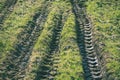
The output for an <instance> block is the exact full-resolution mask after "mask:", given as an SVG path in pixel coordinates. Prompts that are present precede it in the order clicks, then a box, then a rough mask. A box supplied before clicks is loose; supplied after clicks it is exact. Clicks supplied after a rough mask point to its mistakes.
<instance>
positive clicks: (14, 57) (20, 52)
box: [0, 1, 50, 80]
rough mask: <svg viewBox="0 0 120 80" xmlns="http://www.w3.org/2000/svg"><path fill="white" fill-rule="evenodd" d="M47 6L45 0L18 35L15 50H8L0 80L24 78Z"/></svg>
mask: <svg viewBox="0 0 120 80" xmlns="http://www.w3.org/2000/svg"><path fill="white" fill-rule="evenodd" d="M45 2H46V1H45ZM48 7H50V4H49V3H48V2H46V3H45V5H44V6H43V8H42V9H41V11H39V12H37V13H36V14H35V16H34V18H33V21H32V22H31V21H30V22H29V23H28V27H27V28H26V29H25V30H24V32H22V33H21V34H20V35H19V36H18V40H19V41H18V43H17V44H16V46H15V50H13V51H11V52H10V54H9V55H8V58H7V59H6V60H5V61H4V62H3V64H2V65H1V66H2V67H0V77H1V80H6V79H11V80H19V79H22V78H24V76H25V69H26V67H27V64H28V60H29V57H30V55H31V52H32V49H33V47H34V44H35V42H36V40H37V38H38V36H40V33H41V30H42V26H43V24H44V22H45V20H46V17H47V15H48V11H49V10H48Z"/></svg>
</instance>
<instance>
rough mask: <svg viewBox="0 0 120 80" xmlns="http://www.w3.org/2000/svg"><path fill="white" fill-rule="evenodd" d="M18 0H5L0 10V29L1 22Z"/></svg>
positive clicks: (0, 27)
mask: <svg viewBox="0 0 120 80" xmlns="http://www.w3.org/2000/svg"><path fill="white" fill-rule="evenodd" d="M17 1H18V0H6V1H5V4H4V6H3V7H2V10H1V11H0V30H1V29H2V24H3V22H4V19H5V18H6V16H8V15H9V14H10V13H11V12H12V11H13V8H14V6H15V4H16V3H17Z"/></svg>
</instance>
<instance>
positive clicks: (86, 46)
mask: <svg viewBox="0 0 120 80" xmlns="http://www.w3.org/2000/svg"><path fill="white" fill-rule="evenodd" d="M82 3H84V1H81V5H78V4H77V2H75V1H73V2H72V4H73V12H74V14H75V16H76V30H77V37H78V45H79V48H80V51H81V55H82V65H83V70H84V76H85V77H84V78H85V80H102V76H103V74H102V68H101V64H100V61H99V58H98V56H97V52H96V51H95V48H94V43H93V40H92V39H93V36H92V24H91V22H90V20H89V18H88V17H87V15H86V14H85V8H84V7H83V6H82Z"/></svg>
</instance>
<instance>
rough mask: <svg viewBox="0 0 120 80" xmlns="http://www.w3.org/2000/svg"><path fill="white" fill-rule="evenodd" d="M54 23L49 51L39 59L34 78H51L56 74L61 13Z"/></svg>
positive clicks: (47, 79) (45, 79) (37, 79)
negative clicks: (39, 62)
mask: <svg viewBox="0 0 120 80" xmlns="http://www.w3.org/2000/svg"><path fill="white" fill-rule="evenodd" d="M56 23H57V25H56V27H55V28H54V30H53V35H52V41H51V43H50V51H49V53H48V54H46V55H45V57H44V58H43V60H42V61H41V64H40V66H39V68H38V69H39V70H38V72H37V75H36V77H35V79H34V80H53V79H54V77H55V75H57V67H58V66H57V64H58V63H59V53H58V44H59V39H60V34H61V31H62V27H63V22H62V14H61V15H60V17H59V19H58V21H57V22H56Z"/></svg>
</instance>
